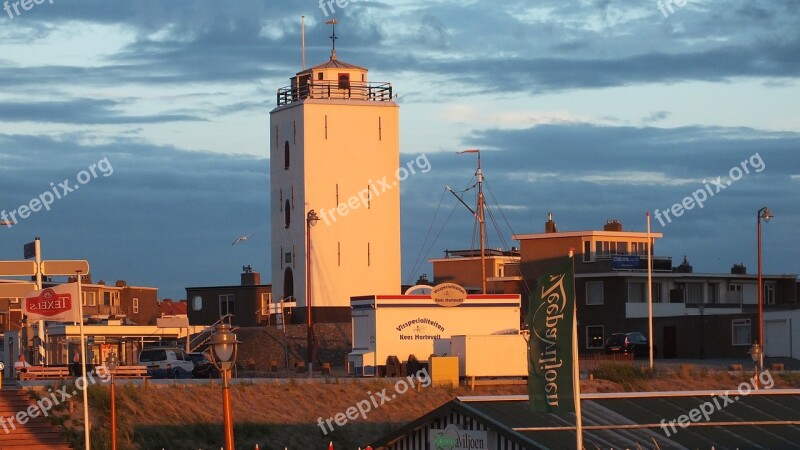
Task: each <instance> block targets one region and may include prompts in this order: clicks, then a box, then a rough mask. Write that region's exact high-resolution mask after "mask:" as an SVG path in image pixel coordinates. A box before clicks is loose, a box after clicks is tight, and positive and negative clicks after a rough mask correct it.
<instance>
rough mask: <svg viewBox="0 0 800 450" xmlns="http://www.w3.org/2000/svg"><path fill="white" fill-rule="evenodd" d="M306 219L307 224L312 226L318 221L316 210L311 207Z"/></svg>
mask: <svg viewBox="0 0 800 450" xmlns="http://www.w3.org/2000/svg"><path fill="white" fill-rule="evenodd" d="M306 220H308V224H309V225H310V226H312V227H313V226H314V225H316V224H317V222H319V216H318V215H317V212H316V211H314V210H313V209H312V210H311V211H309V212H308V215H307V216H306Z"/></svg>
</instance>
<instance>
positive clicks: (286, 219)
mask: <svg viewBox="0 0 800 450" xmlns="http://www.w3.org/2000/svg"><path fill="white" fill-rule="evenodd" d="M290 208H291V205H289V200H286V205H285V206H284V207H283V220H284V222H285V223H286V225H285V227H286V228H289V225H290V224H291V223H292V220H291V214H290V211H289V209H290Z"/></svg>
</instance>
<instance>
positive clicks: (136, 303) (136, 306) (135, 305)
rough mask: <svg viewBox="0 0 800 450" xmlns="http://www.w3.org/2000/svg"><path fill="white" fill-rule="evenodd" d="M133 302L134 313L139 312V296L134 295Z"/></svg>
mask: <svg viewBox="0 0 800 450" xmlns="http://www.w3.org/2000/svg"><path fill="white" fill-rule="evenodd" d="M131 303H132V305H133V313H134V314H139V297H133V300H132V301H131Z"/></svg>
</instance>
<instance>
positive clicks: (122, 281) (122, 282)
mask: <svg viewBox="0 0 800 450" xmlns="http://www.w3.org/2000/svg"><path fill="white" fill-rule="evenodd" d="M127 285H128V283H126V282H125V280H117V282H116V283H114V286H116V287H125V286H127Z"/></svg>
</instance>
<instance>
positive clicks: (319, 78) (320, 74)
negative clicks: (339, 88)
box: [317, 72, 324, 81]
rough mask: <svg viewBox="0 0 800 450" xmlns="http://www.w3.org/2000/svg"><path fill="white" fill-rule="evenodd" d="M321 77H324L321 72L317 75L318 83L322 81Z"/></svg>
mask: <svg viewBox="0 0 800 450" xmlns="http://www.w3.org/2000/svg"><path fill="white" fill-rule="evenodd" d="M323 76H324V75H323V74H322V72H318V73H317V79H318V80H319V81H322V80H323Z"/></svg>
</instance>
